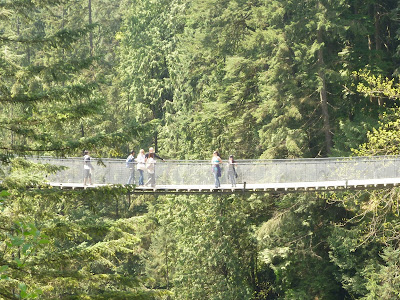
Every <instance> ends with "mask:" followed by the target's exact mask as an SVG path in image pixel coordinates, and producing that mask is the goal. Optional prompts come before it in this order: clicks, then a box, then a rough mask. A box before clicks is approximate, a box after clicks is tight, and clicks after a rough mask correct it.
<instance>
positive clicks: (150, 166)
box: [146, 153, 156, 187]
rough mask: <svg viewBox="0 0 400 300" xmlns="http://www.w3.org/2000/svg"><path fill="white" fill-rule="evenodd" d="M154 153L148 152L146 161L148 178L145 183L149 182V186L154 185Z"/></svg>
mask: <svg viewBox="0 0 400 300" xmlns="http://www.w3.org/2000/svg"><path fill="white" fill-rule="evenodd" d="M154 156H155V155H154V153H149V156H148V158H147V161H146V168H147V173H148V174H149V179H148V180H147V182H146V185H148V184H149V183H150V186H151V187H155V186H156V170H155V163H156V161H155V160H154Z"/></svg>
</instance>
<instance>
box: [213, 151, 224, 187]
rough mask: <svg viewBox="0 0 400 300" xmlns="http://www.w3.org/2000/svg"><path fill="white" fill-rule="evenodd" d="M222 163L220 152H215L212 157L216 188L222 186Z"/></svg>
mask: <svg viewBox="0 0 400 300" xmlns="http://www.w3.org/2000/svg"><path fill="white" fill-rule="evenodd" d="M221 163H222V160H221V158H220V157H219V153H218V152H217V151H214V152H213V156H212V158H211V165H212V172H213V174H214V184H215V187H216V188H219V187H220V186H221V183H220V181H219V178H220V177H221V166H220V164H221Z"/></svg>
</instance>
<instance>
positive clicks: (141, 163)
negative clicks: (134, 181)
mask: <svg viewBox="0 0 400 300" xmlns="http://www.w3.org/2000/svg"><path fill="white" fill-rule="evenodd" d="M136 162H137V169H138V171H139V186H141V185H144V171H145V170H146V156H145V154H144V150H143V149H140V151H139V154H138V156H137V157H136Z"/></svg>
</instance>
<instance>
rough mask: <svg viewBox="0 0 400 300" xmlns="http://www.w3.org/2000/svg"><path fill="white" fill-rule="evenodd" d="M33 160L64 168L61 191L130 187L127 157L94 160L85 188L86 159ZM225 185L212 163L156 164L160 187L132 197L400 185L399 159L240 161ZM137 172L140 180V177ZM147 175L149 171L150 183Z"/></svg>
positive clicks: (53, 181)
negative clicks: (233, 180)
mask: <svg viewBox="0 0 400 300" xmlns="http://www.w3.org/2000/svg"><path fill="white" fill-rule="evenodd" d="M30 160H32V161H35V162H38V163H46V164H51V165H55V166H59V167H63V168H62V170H60V171H58V172H56V173H55V174H49V175H48V176H47V181H48V184H49V185H51V186H53V187H58V188H60V189H86V188H96V187H101V186H107V185H125V184H126V183H127V180H128V178H129V175H130V170H129V169H128V168H127V167H126V163H125V160H124V159H95V158H92V160H91V163H92V165H93V167H94V170H93V171H92V184H91V185H84V184H83V176H84V170H83V165H84V162H83V159H82V158H62V159H58V158H51V157H35V158H30ZM221 167H222V177H221V178H220V180H221V187H220V188H215V187H214V178H213V174H212V171H211V163H210V161H199V160H197V161H194V160H192V161H183V160H166V161H161V160H157V161H156V167H155V174H156V185H155V186H153V187H151V186H138V185H135V186H134V188H133V193H156V194H157V193H172V194H178V193H201V194H207V193H216V192H217V193H238V192H251V193H268V192H307V191H333V190H349V189H350V190H354V189H380V188H390V187H394V186H398V185H400V157H397V156H374V157H346V158H345V157H341V158H315V159H311V158H310V159H274V160H238V161H236V172H237V179H236V181H237V184H236V186H232V185H231V184H230V182H229V181H228V174H227V173H228V164H227V161H224V162H223V164H222V165H221ZM134 169H135V182H136V184H137V183H138V177H139V173H138V171H137V170H136V165H134ZM146 178H147V174H146V172H145V181H146Z"/></svg>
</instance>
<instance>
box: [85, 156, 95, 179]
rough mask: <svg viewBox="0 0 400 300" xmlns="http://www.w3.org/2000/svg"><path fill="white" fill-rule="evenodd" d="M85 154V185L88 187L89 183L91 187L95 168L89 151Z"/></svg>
mask: <svg viewBox="0 0 400 300" xmlns="http://www.w3.org/2000/svg"><path fill="white" fill-rule="evenodd" d="M83 154H84V156H83V172H84V173H83V185H86V184H87V182H88V181H89V185H92V170H94V168H93V166H92V163H91V161H90V159H91V157H90V155H89V151H88V150H85V151H84V152H83Z"/></svg>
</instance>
